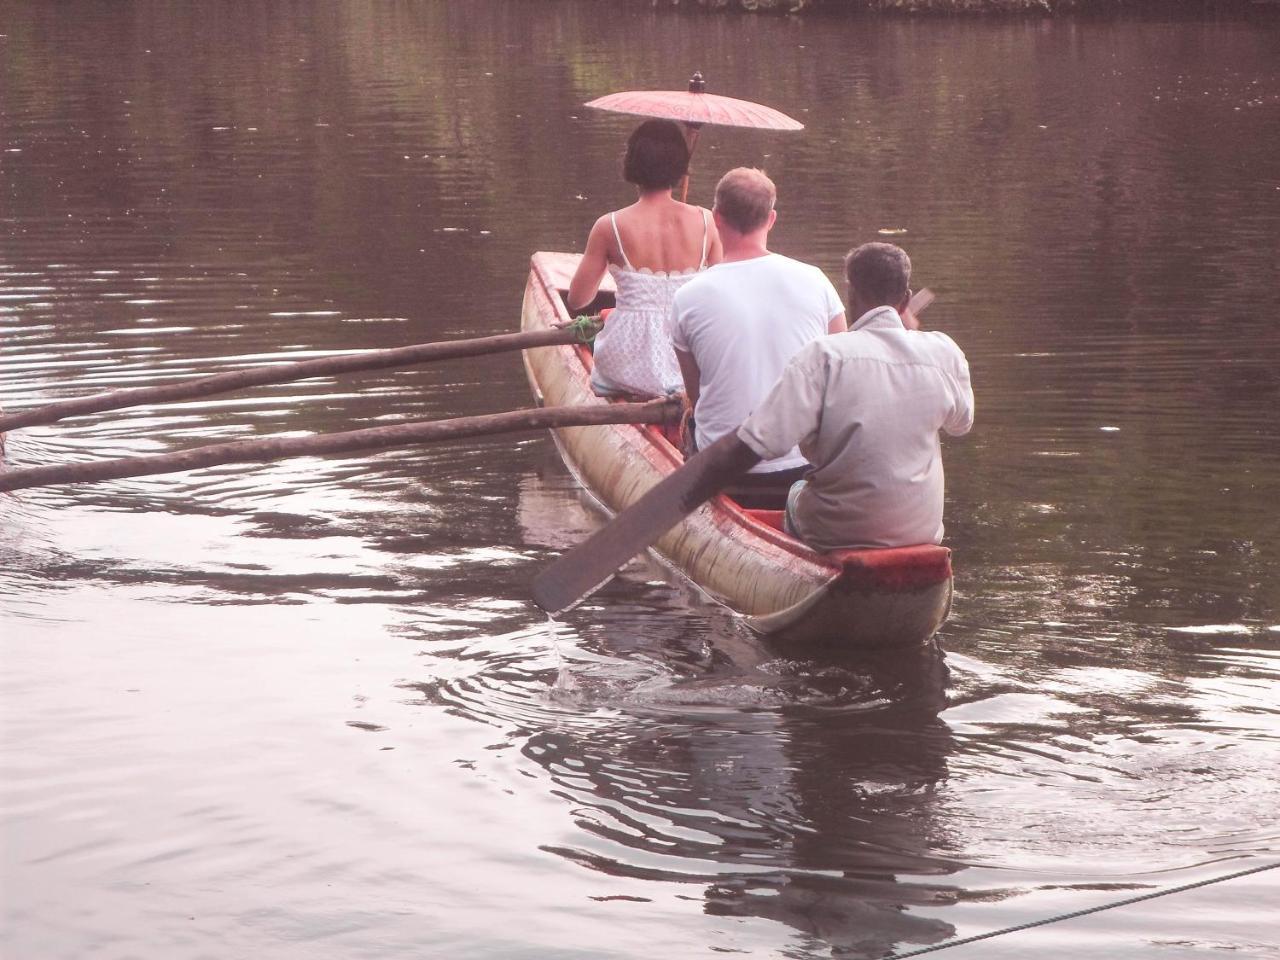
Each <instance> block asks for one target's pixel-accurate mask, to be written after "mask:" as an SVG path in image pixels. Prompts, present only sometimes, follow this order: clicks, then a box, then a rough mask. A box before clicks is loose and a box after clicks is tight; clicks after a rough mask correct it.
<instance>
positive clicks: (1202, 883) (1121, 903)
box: [884, 861, 1280, 960]
mask: <svg viewBox="0 0 1280 960" xmlns="http://www.w3.org/2000/svg"><path fill="white" fill-rule="evenodd" d="M1276 867H1280V861H1278V862H1276V863H1267V864H1263V865H1262V866H1260V867H1250V868H1249V869H1248V870H1238V871H1236V872H1235V873H1228V874H1224V875H1223V876H1221V877H1210V878H1209V879H1208V880H1197V881H1196V882H1195V883H1184V884H1183V885H1182V886H1180V887H1169V888H1168V889H1167V890H1153V891H1152V892H1151V893H1144V894H1142V895H1140V896H1137V897H1129V898H1128V899H1127V900H1116V901H1114V902H1112V903H1103V904H1099V905H1098V906H1096V907H1086V908H1085V909H1083V910H1075V911H1073V912H1071V913H1063V914H1059V915H1058V916H1056V917H1046V918H1045V919H1043V920H1031V921H1028V922H1027V923H1020V924H1018V925H1017V926H1014V927H1005V928H1004V929H1003V930H992V931H991V932H990V933H979V934H976V935H974V936H972V937H963V938H961V939H959V940H948V941H947V942H946V943H935V944H934V945H933V946H931V947H921V948H920V949H918V950H908V951H907V952H906V953H894V954H891V955H890V956H887V957H885V958H884V960H905V958H906V957H918V956H920V955H921V954H925V953H934V952H935V951H938V950H947V949H950V948H951V947H959V946H963V945H964V944H966V943H976V942H977V941H979V940H990V939H991V938H992V937H999V936H1003V935H1004V934H1006V933H1016V932H1017V931H1019V930H1030V929H1031V928H1032V927H1043V926H1045V925H1046V924H1050V923H1057V922H1058V921H1059V920H1074V919H1075V918H1076V917H1084V916H1088V915H1089V914H1091V913H1101V912H1102V911H1103V910H1111V909H1114V908H1115V907H1126V906H1128V905H1129V904H1131V903H1140V902H1141V901H1143V900H1154V899H1155V898H1156V897H1167V896H1168V895H1169V894H1171V893H1183V892H1184V891H1187V890H1194V889H1195V888H1196V887H1207V886H1209V884H1211V883H1222V882H1223V881H1224V880H1236V879H1239V878H1240V877H1247V876H1249V875H1250V874H1252V873H1262V872H1263V871H1264V870H1274V869H1275V868H1276Z"/></svg>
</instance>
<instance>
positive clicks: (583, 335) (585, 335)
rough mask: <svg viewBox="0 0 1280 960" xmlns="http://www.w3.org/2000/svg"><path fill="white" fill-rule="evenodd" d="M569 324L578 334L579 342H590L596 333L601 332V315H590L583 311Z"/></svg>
mask: <svg viewBox="0 0 1280 960" xmlns="http://www.w3.org/2000/svg"><path fill="white" fill-rule="evenodd" d="M568 326H569V328H570V329H571V330H573V331H574V332H575V333H576V334H577V335H578V342H579V343H582V344H588V343H591V341H593V340H595V338H596V334H597V333H599V332H600V317H599V316H594V317H589V316H587V315H586V314H585V313H582V314H579V315H578V316H576V317H574V318H573V321H572V322H571V323H569V324H568Z"/></svg>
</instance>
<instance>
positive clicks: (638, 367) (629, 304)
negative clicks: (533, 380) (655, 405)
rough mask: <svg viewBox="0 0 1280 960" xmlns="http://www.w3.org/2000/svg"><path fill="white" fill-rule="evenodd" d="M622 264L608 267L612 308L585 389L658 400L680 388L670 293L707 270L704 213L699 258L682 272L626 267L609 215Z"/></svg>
mask: <svg viewBox="0 0 1280 960" xmlns="http://www.w3.org/2000/svg"><path fill="white" fill-rule="evenodd" d="M609 222H610V223H612V224H613V237H614V239H615V240H617V241H618V253H620V254H621V255H622V262H623V264H624V266H621V267H620V266H618V265H617V264H612V263H611V264H610V265H609V273H610V275H612V277H613V279H614V282H615V283H616V284H617V286H618V293H617V300H616V303H617V305H616V306H615V307H614V310H613V312H612V313H610V314H609V319H608V320H607V321H606V322H605V325H604V328H603V329H602V330H601V331H600V332H599V333H598V334H597V335H596V341H595V348H594V363H593V366H592V370H591V386H592V388H593V389H594V390H595V392H596V393H598V394H603V395H607V394H613V393H629V394H638V395H640V396H653V397H660V396H663V395H664V394H667V393H671V392H673V391H676V390H681V389H683V388H684V381H683V379H682V378H681V376H680V364H679V363H678V362H677V361H676V352H675V348H673V347H672V346H671V335H670V334H669V333H668V332H667V320H668V318H669V316H670V314H671V301H672V299H673V298H674V297H675V295H676V291H677V290H679V289H680V288H681V287H683V286H684V285H685V284H686V283H688V282H689V281H690V280H691V279H693V277H694V276H696V275H697V274H698V273H699V272H701V271H703V270H705V269H706V268H707V235H708V225H707V212H706V211H705V210H703V211H702V259H701V260H700V261H699V262H698V265H697V266H696V267H691V268H689V269H688V270H657V271H654V270H650V269H649V268H648V267H641V268H640V269H639V270H637V269H635V268H634V267H633V266H631V261H630V260H628V259H627V253H626V251H625V250H623V249H622V237H621V236H619V235H618V221H617V219H616V218H615V216H614V214H612V213H610V214H609Z"/></svg>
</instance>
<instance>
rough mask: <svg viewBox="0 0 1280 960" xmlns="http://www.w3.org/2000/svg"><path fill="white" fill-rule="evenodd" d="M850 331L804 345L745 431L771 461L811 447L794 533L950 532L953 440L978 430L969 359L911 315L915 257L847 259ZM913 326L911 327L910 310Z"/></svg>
mask: <svg viewBox="0 0 1280 960" xmlns="http://www.w3.org/2000/svg"><path fill="white" fill-rule="evenodd" d="M845 273H846V275H847V277H848V280H849V312H850V315H851V316H856V317H857V318H858V319H857V320H856V321H854V324H853V326H852V327H851V328H850V329H849V332H848V333H842V334H840V335H839V336H838V337H825V338H823V339H822V340H819V341H817V342H815V343H811V344H809V345H807V346H806V347H804V348H803V349H802V350H800V352H799V353H797V354H796V355H795V357H794V358H792V360H791V362H790V363H789V364H787V368H786V370H785V371H784V372H783V374H782V378H781V379H780V380H779V381H778V383H777V385H775V386H774V388H773V389H772V390H771V391H769V394H768V396H766V397H764V398H762V399H761V401H760V403H759V404H758V405H757V407H756V409H755V411H754V412H753V413H752V414H751V416H750V417H748V418H747V421H746V422H745V423H744V424H743V425H742V427H741V428H740V429H739V430H738V434H737V436H738V439H739V440H741V441H742V442H743V443H744V444H746V445H747V446H748V447H750V448H751V450H752V451H753V452H755V453H756V454H757V455H759V456H762V457H771V456H776V455H777V454H778V452H779V451H784V450H790V449H791V448H792V446H793V445H795V444H797V443H798V444H799V445H800V449H801V450H803V451H804V453H805V455H806V456H807V457H808V459H809V462H810V463H812V464H813V470H812V472H811V473H810V474H809V476H808V477H807V478H806V479H805V480H803V481H801V482H799V483H797V484H796V485H795V487H794V488H793V489H792V493H791V495H790V496H789V497H788V498H787V509H786V526H787V529H788V532H790V533H792V534H794V535H796V536H798V537H800V538H801V539H802V540H804V541H805V542H806V543H808V544H809V545H810V546H813V547H815V548H816V549H818V550H836V549H842V548H850V547H903V546H910V545H912V544H917V543H938V542H940V541H941V540H942V533H943V526H942V499H943V476H942V446H941V444H940V443H939V439H938V431H939V430H945V431H946V432H947V433H949V434H951V435H952V436H960V435H962V434H965V433H968V432H969V429H970V427H972V426H973V387H972V385H971V384H970V380H969V364H968V361H967V360H966V359H965V356H964V353H962V352H961V350H960V348H959V347H958V346H956V344H955V341H954V340H952V339H951V338H950V337H948V336H947V335H946V334H945V333H939V332H937V331H923V330H920V329H916V328H915V327H917V326H918V321H917V320H915V318H914V317H912V316H911V315H910V314H909V313H907V304H908V302H909V301H910V299H911V290H910V289H909V286H910V283H911V260H910V259H908V257H907V254H906V252H905V251H903V250H902V249H901V248H899V247H895V246H894V245H893V244H889V243H866V244H863V245H862V246H860V247H858V248H857V249H856V250H853V251H851V252H850V253H849V256H848V257H847V258H846V259H845ZM904 314H906V315H907V317H906V319H907V322H905V323H904V321H903V315H904Z"/></svg>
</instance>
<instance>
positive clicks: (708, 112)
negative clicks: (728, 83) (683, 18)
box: [586, 73, 804, 130]
mask: <svg viewBox="0 0 1280 960" xmlns="http://www.w3.org/2000/svg"><path fill="white" fill-rule="evenodd" d="M706 89H707V82H706V81H705V80H703V79H702V74H701V73H695V74H694V75H693V79H691V80H690V81H689V89H688V90H627V91H624V92H622V93H611V94H609V95H608V96H604V97H598V98H596V99H595V100H592V101H590V102H589V103H587V104H586V106H588V107H594V108H595V109H596V110H609V111H612V112H613V113H631V114H635V115H637V116H641V117H661V118H662V119H664V120H679V121H680V122H681V123H687V124H689V125H691V126H695V127H700V126H702V125H703V124H704V123H711V124H717V125H719V126H722V127H754V128H755V129H758V130H803V129H804V124H803V123H800V122H799V121H797V120H793V119H791V118H790V117H788V116H787V115H786V114H785V113H782V112H781V111H779V110H774V109H773V108H772V107H766V106H764V105H763V104H760V103H752V102H751V101H750V100H739V99H737V98H736V97H722V96H719V95H717V94H714V93H707V92H706Z"/></svg>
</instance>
